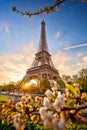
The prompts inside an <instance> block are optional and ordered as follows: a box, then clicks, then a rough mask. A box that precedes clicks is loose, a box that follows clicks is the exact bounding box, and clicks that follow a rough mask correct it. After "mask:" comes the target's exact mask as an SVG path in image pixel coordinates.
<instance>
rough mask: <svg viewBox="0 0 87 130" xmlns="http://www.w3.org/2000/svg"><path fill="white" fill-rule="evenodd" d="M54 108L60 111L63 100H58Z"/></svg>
mask: <svg viewBox="0 0 87 130" xmlns="http://www.w3.org/2000/svg"><path fill="white" fill-rule="evenodd" d="M53 106H54V108H55V109H56V110H57V111H59V110H60V108H61V107H62V100H61V99H58V98H56V100H55V102H54V103H53Z"/></svg>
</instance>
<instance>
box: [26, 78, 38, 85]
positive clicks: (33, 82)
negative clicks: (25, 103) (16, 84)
mask: <svg viewBox="0 0 87 130" xmlns="http://www.w3.org/2000/svg"><path fill="white" fill-rule="evenodd" d="M32 84H33V85H34V86H37V81H36V80H35V79H32V80H30V81H29V82H28V83H26V84H25V86H26V87H27V86H31V85H32Z"/></svg>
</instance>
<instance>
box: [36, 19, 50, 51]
mask: <svg viewBox="0 0 87 130" xmlns="http://www.w3.org/2000/svg"><path fill="white" fill-rule="evenodd" d="M41 51H47V52H48V46H47V39H46V31H45V22H44V20H43V21H42V22H41V35H40V42H39V46H38V50H37V52H41Z"/></svg>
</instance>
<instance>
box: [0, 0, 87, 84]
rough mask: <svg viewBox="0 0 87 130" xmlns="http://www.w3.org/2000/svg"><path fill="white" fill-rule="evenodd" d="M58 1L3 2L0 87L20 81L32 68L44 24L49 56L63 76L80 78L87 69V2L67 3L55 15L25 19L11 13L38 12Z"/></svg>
mask: <svg viewBox="0 0 87 130" xmlns="http://www.w3.org/2000/svg"><path fill="white" fill-rule="evenodd" d="M54 2H55V0H0V84H3V83H8V82H10V81H14V82H16V81H18V80H21V79H22V78H23V76H24V75H25V74H26V70H27V69H28V68H30V66H31V64H32V62H33V60H34V57H35V53H36V52H37V48H38V44H39V40H40V31H41V22H42V20H44V21H45V23H46V37H47V43H48V48H49V52H50V54H51V55H52V60H53V63H54V66H55V68H56V69H57V70H58V71H59V74H60V75H61V76H62V75H74V74H77V73H78V72H79V71H80V70H81V69H82V68H86V67H87V2H86V3H84V2H81V0H74V1H73V2H71V1H70V0H66V2H65V4H64V5H61V6H60V9H59V10H58V11H56V12H55V13H52V14H48V15H46V14H41V15H39V16H32V17H31V18H28V17H27V16H22V15H20V14H16V13H14V12H12V7H13V6H16V7H17V9H19V10H30V11H36V10H38V9H40V8H44V6H45V5H47V6H52V5H53V4H54Z"/></svg>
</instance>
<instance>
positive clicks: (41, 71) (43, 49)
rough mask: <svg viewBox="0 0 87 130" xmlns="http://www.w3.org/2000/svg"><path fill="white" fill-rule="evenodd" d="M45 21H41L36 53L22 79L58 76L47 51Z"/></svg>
mask: <svg viewBox="0 0 87 130" xmlns="http://www.w3.org/2000/svg"><path fill="white" fill-rule="evenodd" d="M45 25H46V24H45V22H44V21H42V22H41V34H40V41H39V46H38V49H37V53H36V54H35V58H34V61H33V63H32V65H31V67H30V68H29V69H28V70H27V72H26V75H25V76H24V79H25V80H26V81H28V80H30V79H33V78H37V79H39V80H43V79H47V80H52V79H54V78H60V77H59V73H58V71H57V70H56V69H55V67H54V65H53V62H52V60H51V55H50V53H49V51H48V46H47V39H46V30H45Z"/></svg>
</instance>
